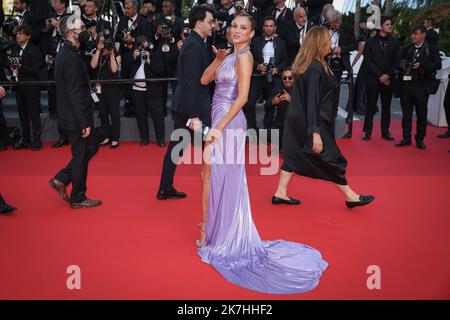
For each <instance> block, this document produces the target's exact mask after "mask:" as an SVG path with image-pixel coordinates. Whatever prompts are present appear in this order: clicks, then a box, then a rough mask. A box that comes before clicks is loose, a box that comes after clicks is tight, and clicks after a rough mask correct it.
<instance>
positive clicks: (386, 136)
mask: <svg viewBox="0 0 450 320" xmlns="http://www.w3.org/2000/svg"><path fill="white" fill-rule="evenodd" d="M381 138H383V139H384V140H388V141H394V137H393V136H392V135H391V134H390V133H388V134H383V135H382V136H381Z"/></svg>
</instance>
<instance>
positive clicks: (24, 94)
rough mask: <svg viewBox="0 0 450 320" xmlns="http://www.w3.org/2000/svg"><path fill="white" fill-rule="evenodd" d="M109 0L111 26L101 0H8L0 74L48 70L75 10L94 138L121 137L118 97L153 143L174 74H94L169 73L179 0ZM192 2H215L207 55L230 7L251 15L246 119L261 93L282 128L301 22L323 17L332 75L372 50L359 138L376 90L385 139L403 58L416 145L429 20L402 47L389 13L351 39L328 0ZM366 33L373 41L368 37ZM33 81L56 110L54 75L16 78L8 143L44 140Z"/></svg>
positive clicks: (221, 43) (222, 34)
mask: <svg viewBox="0 0 450 320" xmlns="http://www.w3.org/2000/svg"><path fill="white" fill-rule="evenodd" d="M111 2H112V3H114V4H115V14H117V15H118V16H119V20H118V23H117V25H116V26H115V28H113V27H112V24H111V22H110V20H111V19H109V18H108V17H106V16H104V15H102V17H100V16H99V15H100V11H101V8H99V7H98V5H97V3H96V1H94V0H84V1H79V3H77V5H76V6H74V5H69V1H68V0H52V1H51V8H50V7H48V1H47V0H42V1H41V0H33V1H30V0H14V9H15V12H17V13H19V16H18V18H16V20H13V19H12V18H8V19H7V20H6V21H5V22H4V23H3V28H2V35H3V36H2V38H1V55H2V57H1V61H2V66H1V67H2V68H1V69H2V71H1V74H0V77H1V80H0V81H2V82H3V81H6V80H10V81H38V80H53V79H54V74H53V60H54V58H55V56H56V54H57V53H58V50H59V48H60V47H61V45H62V43H63V41H62V38H61V36H60V34H59V32H58V21H59V19H61V18H62V17H64V16H66V15H70V14H79V15H81V17H82V19H83V21H84V23H85V26H86V30H87V32H85V33H83V34H82V35H80V36H82V38H83V39H80V42H81V43H82V46H81V47H80V55H82V57H83V60H84V61H85V64H86V67H87V68H88V70H89V75H90V78H91V80H93V85H92V96H93V100H94V101H95V102H96V105H97V107H98V110H99V117H100V119H101V130H100V131H101V137H102V139H101V141H99V142H100V145H101V146H106V145H110V147H111V148H117V147H118V146H119V140H120V116H121V115H120V112H119V109H120V105H121V101H122V99H123V100H124V110H123V111H124V113H123V116H125V117H135V118H136V121H137V125H138V129H139V134H140V144H141V145H142V146H145V145H148V144H149V136H150V134H149V126H148V117H149V116H150V117H151V118H152V121H153V124H154V128H155V135H156V140H157V144H158V145H159V146H160V147H164V146H165V143H164V140H165V138H166V137H165V136H164V133H165V128H164V117H165V116H166V115H167V110H166V105H167V96H168V89H169V87H170V88H171V90H174V88H175V86H176V81H174V80H170V81H160V82H148V81H136V82H132V81H130V82H129V83H122V84H117V83H114V82H109V83H101V82H100V80H114V79H144V78H145V79H150V78H169V79H173V78H176V67H177V60H178V52H179V50H180V49H181V48H182V45H183V40H184V39H185V38H186V37H187V36H188V34H189V32H190V30H189V28H188V27H187V26H186V25H185V23H184V20H183V19H182V18H181V17H180V9H181V8H180V7H181V1H175V0H162V1H161V0H144V1H143V4H142V7H140V3H141V1H136V0H125V1H111ZM197 3H198V4H200V5H201V4H202V3H203V5H210V6H214V9H215V12H216V17H215V18H216V19H215V23H214V32H213V36H212V37H211V38H209V39H207V41H206V44H205V45H207V47H208V48H209V51H210V54H211V58H213V51H212V45H214V46H215V47H216V48H218V49H220V48H228V47H232V43H231V40H230V37H229V30H230V25H231V21H232V20H233V18H234V16H235V15H237V14H239V13H240V12H242V11H244V10H245V11H246V12H248V13H250V14H251V15H252V16H253V17H254V19H255V21H256V22H257V26H258V27H257V30H256V35H255V37H254V39H253V42H252V45H251V51H252V54H253V57H254V61H255V64H254V74H255V76H254V77H253V78H252V83H251V90H250V96H249V99H248V102H247V104H246V106H245V107H244V112H245V115H246V117H247V123H248V127H249V128H252V129H257V122H256V112H255V107H256V104H257V103H258V101H260V102H264V111H265V114H264V120H263V125H264V128H266V129H274V128H275V129H280V130H281V133H282V129H283V123H284V114H285V111H286V108H287V105H288V104H289V101H290V92H291V88H292V86H293V84H294V80H293V77H292V73H291V71H290V65H291V64H292V62H293V60H294V58H295V56H296V54H297V52H298V51H299V49H300V47H301V45H302V40H303V38H304V37H305V35H306V33H307V32H308V30H309V29H310V28H312V27H313V26H317V25H318V26H327V27H328V28H329V30H330V38H331V43H332V52H331V54H330V55H329V57H328V64H329V67H330V70H331V72H332V73H333V75H334V76H335V78H336V79H337V80H338V81H340V80H341V78H342V75H343V74H344V73H346V74H347V75H349V76H351V74H352V65H353V64H354V63H355V62H356V60H355V61H353V62H352V61H350V52H351V51H353V50H358V54H357V59H358V58H359V56H361V55H364V56H365V58H366V55H367V56H370V58H369V59H364V63H363V66H362V67H361V68H362V70H367V74H366V73H361V72H360V76H359V77H358V79H357V82H356V85H358V86H359V90H356V91H355V94H356V96H355V105H356V106H355V108H356V111H357V112H360V113H361V114H364V115H365V116H366V122H365V139H366V140H369V139H370V136H371V132H372V125H371V122H372V119H373V115H374V114H375V113H376V108H377V107H376V102H377V100H378V97H379V96H380V97H381V101H382V135H383V138H385V139H387V140H392V136H391V135H390V132H389V123H390V100H391V99H392V92H393V90H394V89H393V85H391V83H393V82H394V77H395V76H396V74H394V69H395V70H397V69H398V68H397V67H398V66H400V64H401V63H400V60H401V59H402V61H403V62H404V63H405V61H406V63H407V66H412V68H409V69H408V70H409V71H407V72H406V73H405V72H403V73H404V74H401V76H400V80H402V81H403V80H404V81H403V82H402V83H403V84H404V85H403V89H402V90H401V92H403V95H402V97H403V98H402V110H403V112H404V115H407V116H406V118H407V119H405V118H404V123H403V125H404V139H403V140H402V141H403V143H401V145H400V146H402V145H408V144H410V143H411V136H410V135H411V128H410V127H411V125H410V124H409V123H406V122H411V121H412V110H414V108H415V110H416V113H417V115H418V118H420V120H419V119H418V131H420V132H419V133H418V135H417V136H416V141H417V142H418V147H420V148H422V147H423V148H424V145H423V138H424V137H425V132H424V131H425V129H424V127H423V126H424V121H425V125H426V113H425V116H423V112H424V110H425V109H424V108H426V102H427V99H424V98H420V97H419V96H417V95H416V92H417V90H416V86H417V85H418V83H420V82H421V81H425V80H426V79H428V80H431V78H432V77H434V73H435V72H436V70H438V69H440V58H439V61H437V60H438V58H436V52H437V50H435V49H434V48H435V46H434V45H435V42H437V40H436V37H437V33H436V34H435V32H434V33H433V31H434V30H433V28H432V26H431V27H428V28H425V27H423V28H420V27H416V28H415V29H413V31H412V35H413V34H415V33H423V32H425V33H426V37H427V45H426V50H425V51H424V52H422V51H420V50H419V51H417V50H414V49H407V50H406V51H405V54H404V55H403V56H402V57H400V48H399V45H398V41H397V40H396V39H395V37H392V36H391V31H392V30H391V26H392V23H391V22H392V21H391V20H390V19H386V18H384V19H383V20H382V26H381V33H380V32H377V31H373V30H368V29H367V28H366V27H365V25H364V22H363V23H362V25H361V27H362V30H361V36H360V38H359V39H355V36H354V30H353V27H352V26H351V25H349V24H347V23H344V22H342V18H341V14H340V13H339V11H337V10H335V9H334V7H333V5H332V4H331V3H332V0H314V1H312V0H297V1H296V3H295V8H288V7H287V6H286V0H253V1H252V0H248V1H243V0H217V1H214V3H211V2H210V1H204V0H199V1H197ZM0 18H2V17H0ZM2 19H3V18H2ZM385 23H386V25H385ZM431 23H432V21H431ZM383 26H384V27H383ZM383 28H384V29H383ZM380 34H381V36H380ZM372 38H374V39H376V42H374V41H375V40H373V41H372V40H371V41H369V40H370V39H372ZM416 38H417V37H416ZM419 38H420V37H419ZM419 38H417V39H418V40H417V39H416V40H412V41H413V42H412V43H413V46H412V47H414V45H415V46H416V47H415V48H416V49H417V46H418V45H423V41H422V43H420V39H419ZM386 39H389V40H388V41H386ZM412 39H413V37H412ZM422 40H423V39H422ZM414 41H416V42H414ZM366 42H368V43H369V44H370V43H372V42H373V44H372V45H369V46H368V47H367V45H366V46H365V43H366ZM432 42H433V43H432ZM365 47H366V48H365ZM408 50H409V51H408ZM421 57H424V59H425V60H424V61H430V60H432V61H434V63H433V64H432V65H431V64H430V63H428V62H425V63H426V66H424V65H423V63H422V65H420V63H419V59H420V58H421ZM408 59H409V60H408ZM403 69H405V65H403ZM403 71H404V70H403ZM397 74H398V72H397ZM404 76H406V78H405V77H404ZM408 77H410V78H408ZM415 85H416V86H415ZM41 89H44V90H48V105H49V114H50V116H52V117H53V116H55V113H56V108H55V104H56V99H57V96H56V92H55V87H54V86H53V85H47V86H46V87H45V88H43V87H42V86H35V85H34V86H33V85H25V84H24V85H21V84H19V85H17V86H16V87H15V92H16V98H17V109H18V112H19V116H20V120H21V138H20V139H16V141H15V142H14V144H13V147H14V148H15V149H23V148H31V149H32V150H39V149H41V148H42V143H41V138H40V136H41V132H42V125H41V118H40V113H41V111H42V110H41V107H40V91H41ZM363 89H364V90H363ZM428 91H429V92H425V93H424V92H421V93H423V94H425V96H427V95H429V94H430V93H431V92H432V91H433V90H432V88H430V89H429V90H428ZM362 92H367V93H364V97H361V93H362ZM338 104H339V86H338V87H337V89H336V94H335V110H334V112H335V115H337V111H338ZM1 111H2V110H0V116H2V112H1ZM408 117H409V118H408ZM423 117H425V120H424V118H423ZM410 118H411V119H410ZM405 121H406V122H405ZM408 125H409V129H408ZM405 127H406V129H405ZM1 130H2V131H3V132H0V150H5V149H6V142H7V141H6V140H7V138H8V137H10V136H13V135H14V134H16V135H17V131H15V132H13V133H9V134H8V132H5V131H6V129H1ZM408 130H409V131H408ZM447 136H448V132H447ZM66 144H68V140H67V137H66V136H65V133H64V131H63V130H59V139H58V141H57V142H56V143H55V144H54V145H53V147H61V146H63V145H66Z"/></svg>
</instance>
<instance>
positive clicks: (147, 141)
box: [139, 139, 150, 146]
mask: <svg viewBox="0 0 450 320" xmlns="http://www.w3.org/2000/svg"><path fill="white" fill-rule="evenodd" d="M149 143H150V141H149V140H148V139H142V140H141V142H140V143H139V144H140V145H141V146H146V145H148V144H149Z"/></svg>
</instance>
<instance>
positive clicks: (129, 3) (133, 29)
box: [115, 0, 153, 117]
mask: <svg viewBox="0 0 450 320" xmlns="http://www.w3.org/2000/svg"><path fill="white" fill-rule="evenodd" d="M124 12H125V15H124V16H122V17H121V18H120V20H119V24H118V26H117V32H116V36H115V40H116V41H117V42H120V49H119V52H120V56H121V57H123V58H124V59H122V63H121V78H122V79H129V78H130V72H131V64H132V60H131V59H125V57H126V56H132V54H133V47H134V42H135V39H136V38H137V37H138V36H141V35H145V36H146V37H147V39H153V32H152V26H151V25H150V23H149V21H148V19H147V18H146V17H144V16H142V15H140V14H139V13H138V3H137V1H136V0H126V1H125V6H124ZM123 90H124V96H125V112H124V116H126V117H130V116H133V115H134V110H133V107H132V104H131V85H130V84H124V85H123Z"/></svg>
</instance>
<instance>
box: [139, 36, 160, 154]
mask: <svg viewBox="0 0 450 320" xmlns="http://www.w3.org/2000/svg"><path fill="white" fill-rule="evenodd" d="M163 73H164V67H163V64H162V60H161V55H160V53H159V52H158V51H154V50H150V47H149V42H148V39H147V38H146V37H145V36H139V37H138V38H137V40H136V48H135V50H134V51H133V65H132V67H131V76H132V77H133V78H134V79H149V78H160V77H162V75H163ZM161 87H162V84H161V83H160V82H153V83H150V82H135V83H134V84H133V89H132V95H131V96H132V101H133V105H134V107H135V111H136V121H137V125H138V129H139V135H140V137H141V142H140V145H141V146H146V145H148V144H149V128H148V116H149V114H150V116H151V118H152V120H153V126H154V128H155V135H156V141H157V144H158V146H160V147H165V143H164V133H165V129H164V127H165V126H164V110H163V104H162V94H163V93H162V90H161Z"/></svg>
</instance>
